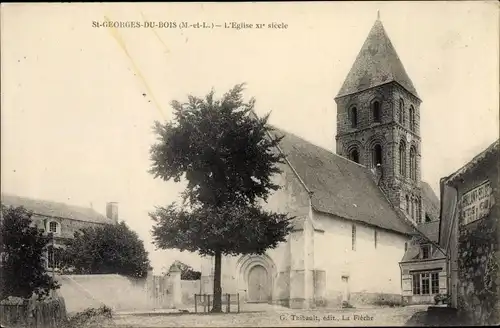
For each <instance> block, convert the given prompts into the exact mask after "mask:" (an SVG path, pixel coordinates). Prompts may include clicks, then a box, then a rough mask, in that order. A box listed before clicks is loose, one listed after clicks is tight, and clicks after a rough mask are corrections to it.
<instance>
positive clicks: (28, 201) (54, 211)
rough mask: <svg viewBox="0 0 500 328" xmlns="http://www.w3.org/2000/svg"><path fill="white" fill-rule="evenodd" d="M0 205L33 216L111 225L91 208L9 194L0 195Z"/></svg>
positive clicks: (109, 221)
mask: <svg viewBox="0 0 500 328" xmlns="http://www.w3.org/2000/svg"><path fill="white" fill-rule="evenodd" d="M1 203H2V205H5V206H15V207H18V206H23V207H24V208H25V209H27V210H30V211H32V212H33V213H34V214H37V215H40V216H47V217H57V218H63V219H70V220H79V221H86V222H95V223H111V220H110V219H108V218H107V217H105V216H104V215H101V214H99V213H98V212H96V211H95V210H94V209H92V208H86V207H80V206H75V205H68V204H65V203H59V202H54V201H49V200H41V199H32V198H28V197H21V196H15V195H9V194H2V198H1Z"/></svg>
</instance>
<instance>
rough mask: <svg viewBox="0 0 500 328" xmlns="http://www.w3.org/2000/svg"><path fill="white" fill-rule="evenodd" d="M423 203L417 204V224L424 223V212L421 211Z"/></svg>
mask: <svg viewBox="0 0 500 328" xmlns="http://www.w3.org/2000/svg"><path fill="white" fill-rule="evenodd" d="M421 204H422V203H421V202H420V200H418V202H417V223H422V210H421Z"/></svg>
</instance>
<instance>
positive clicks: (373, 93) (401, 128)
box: [335, 18, 422, 223]
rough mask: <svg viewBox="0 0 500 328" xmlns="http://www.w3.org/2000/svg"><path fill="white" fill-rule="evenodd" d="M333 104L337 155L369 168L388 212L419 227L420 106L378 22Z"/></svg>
mask: <svg viewBox="0 0 500 328" xmlns="http://www.w3.org/2000/svg"><path fill="white" fill-rule="evenodd" d="M335 102H336V103H337V136H336V138H335V139H336V144H337V154H339V155H341V156H344V157H347V158H349V159H350V160H352V161H355V162H357V163H359V164H361V165H364V166H366V167H369V168H371V169H372V171H373V172H374V173H375V175H376V179H377V181H378V183H379V185H380V187H381V189H382V190H383V191H384V192H385V194H386V195H387V197H388V198H389V200H390V201H391V202H392V203H393V204H394V206H396V207H400V208H401V209H402V211H403V212H404V213H406V215H407V217H408V218H409V219H410V220H412V221H413V222H415V223H419V222H421V221H422V197H421V189H420V150H421V139H420V103H421V100H420V98H419V96H418V94H417V91H416V90H415V87H414V86H413V83H412V82H411V80H410V78H409V77H408V75H407V73H406V71H405V69H404V67H403V64H402V63H401V61H400V59H399V57H398V55H397V53H396V50H395V49H394V47H393V45H392V43H391V41H390V40H389V37H388V36H387V33H386V32H385V29H384V27H383V25H382V22H381V21H380V19H379V18H377V20H376V21H375V24H374V25H373V27H372V29H371V31H370V33H369V34H368V37H367V39H366V41H365V42H364V44H363V46H362V48H361V51H360V52H359V54H358V56H357V58H356V60H355V62H354V64H353V66H352V68H351V70H350V71H349V74H348V75H347V78H346V79H345V81H344V84H343V85H342V87H341V89H340V91H339V93H338V95H337V97H335Z"/></svg>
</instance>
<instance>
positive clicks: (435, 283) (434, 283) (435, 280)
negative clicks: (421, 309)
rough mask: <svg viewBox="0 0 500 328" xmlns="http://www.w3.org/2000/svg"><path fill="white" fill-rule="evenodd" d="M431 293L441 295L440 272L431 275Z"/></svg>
mask: <svg viewBox="0 0 500 328" xmlns="http://www.w3.org/2000/svg"><path fill="white" fill-rule="evenodd" d="M431 292H432V294H439V272H433V273H432V274H431Z"/></svg>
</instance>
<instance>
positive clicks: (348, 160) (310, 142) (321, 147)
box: [270, 124, 368, 169]
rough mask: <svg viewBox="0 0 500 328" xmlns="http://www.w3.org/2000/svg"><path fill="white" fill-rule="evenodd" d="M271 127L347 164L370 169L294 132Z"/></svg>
mask: <svg viewBox="0 0 500 328" xmlns="http://www.w3.org/2000/svg"><path fill="white" fill-rule="evenodd" d="M270 126H271V127H273V129H276V130H278V131H280V130H281V131H283V132H285V133H287V134H290V135H292V136H294V137H295V138H298V139H301V140H303V141H305V142H307V143H309V144H311V145H313V146H315V147H317V148H319V149H322V150H324V151H326V152H328V153H329V154H331V155H333V156H336V157H339V158H341V159H343V160H345V161H347V162H350V163H352V164H355V165H357V166H360V167H363V168H365V169H368V167H367V166H365V165H363V164H360V163H357V162H354V161H352V160H350V159H349V158H347V157H344V156H342V155H339V154H337V153H336V152H334V151H331V150H329V149H328V148H326V147H323V146H321V145H318V144H316V143H314V142H312V141H310V140H307V139H305V138H304V137H301V136H299V135H297V134H295V133H293V132H290V131H289V130H286V129H284V128H279V127H276V126H274V125H272V124H270Z"/></svg>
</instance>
